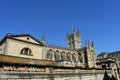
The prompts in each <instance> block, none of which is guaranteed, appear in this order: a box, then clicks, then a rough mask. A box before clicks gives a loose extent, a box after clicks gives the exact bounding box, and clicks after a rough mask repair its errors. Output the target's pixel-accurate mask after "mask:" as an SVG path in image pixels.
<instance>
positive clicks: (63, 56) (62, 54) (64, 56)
mask: <svg viewBox="0 0 120 80" xmlns="http://www.w3.org/2000/svg"><path fill="white" fill-rule="evenodd" d="M61 59H62V60H66V55H65V52H64V51H63V52H62V53H61Z"/></svg>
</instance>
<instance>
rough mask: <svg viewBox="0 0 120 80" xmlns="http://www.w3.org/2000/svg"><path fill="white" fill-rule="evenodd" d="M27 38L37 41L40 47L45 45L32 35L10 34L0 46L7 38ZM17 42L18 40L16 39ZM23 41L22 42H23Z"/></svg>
mask: <svg viewBox="0 0 120 80" xmlns="http://www.w3.org/2000/svg"><path fill="white" fill-rule="evenodd" d="M26 36H29V37H30V38H32V39H33V40H35V41H36V42H38V43H39V45H43V43H42V42H41V41H39V40H37V39H36V38H34V37H33V36H32V35H30V34H10V33H8V34H7V35H6V36H5V37H4V38H3V39H2V40H1V42H0V45H1V44H2V43H3V42H4V41H5V40H6V39H7V38H10V39H14V38H13V37H26ZM15 40H18V39H15ZM21 41H22V40H21Z"/></svg>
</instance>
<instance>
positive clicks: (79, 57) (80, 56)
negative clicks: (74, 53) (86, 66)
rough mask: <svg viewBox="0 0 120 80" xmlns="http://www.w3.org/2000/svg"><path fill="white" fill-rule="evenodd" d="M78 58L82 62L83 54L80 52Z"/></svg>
mask: <svg viewBox="0 0 120 80" xmlns="http://www.w3.org/2000/svg"><path fill="white" fill-rule="evenodd" d="M78 60H79V61H80V62H81V63H82V62H83V61H82V54H81V53H78Z"/></svg>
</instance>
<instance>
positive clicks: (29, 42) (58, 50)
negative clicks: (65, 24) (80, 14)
mask: <svg viewBox="0 0 120 80" xmlns="http://www.w3.org/2000/svg"><path fill="white" fill-rule="evenodd" d="M67 41H68V48H64V47H60V46H53V45H48V44H47V43H46V42H45V37H43V38H42V40H41V41H39V40H37V39H36V38H34V37H33V36H31V35H29V34H19V35H13V34H7V35H6V36H5V37H4V39H3V40H1V41H0V64H1V65H0V71H1V72H0V74H1V75H0V78H1V79H3V80H4V79H5V80H6V79H7V78H8V79H7V80H20V79H23V80H27V79H29V80H102V79H103V78H104V73H105V72H107V73H108V74H109V76H111V75H112V74H111V73H112V69H109V70H103V69H102V68H101V69H98V68H97V65H96V53H95V47H94V43H93V42H92V43H89V42H87V43H86V46H85V47H82V45H81V38H80V32H79V31H77V32H76V31H75V29H73V32H72V33H71V34H70V35H69V34H68V33H67Z"/></svg>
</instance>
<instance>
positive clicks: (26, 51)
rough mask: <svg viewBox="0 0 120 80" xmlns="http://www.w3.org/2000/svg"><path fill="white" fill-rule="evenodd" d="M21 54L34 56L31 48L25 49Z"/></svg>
mask: <svg viewBox="0 0 120 80" xmlns="http://www.w3.org/2000/svg"><path fill="white" fill-rule="evenodd" d="M20 54H24V55H32V51H31V49H30V48H23V49H22V50H21V52H20Z"/></svg>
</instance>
